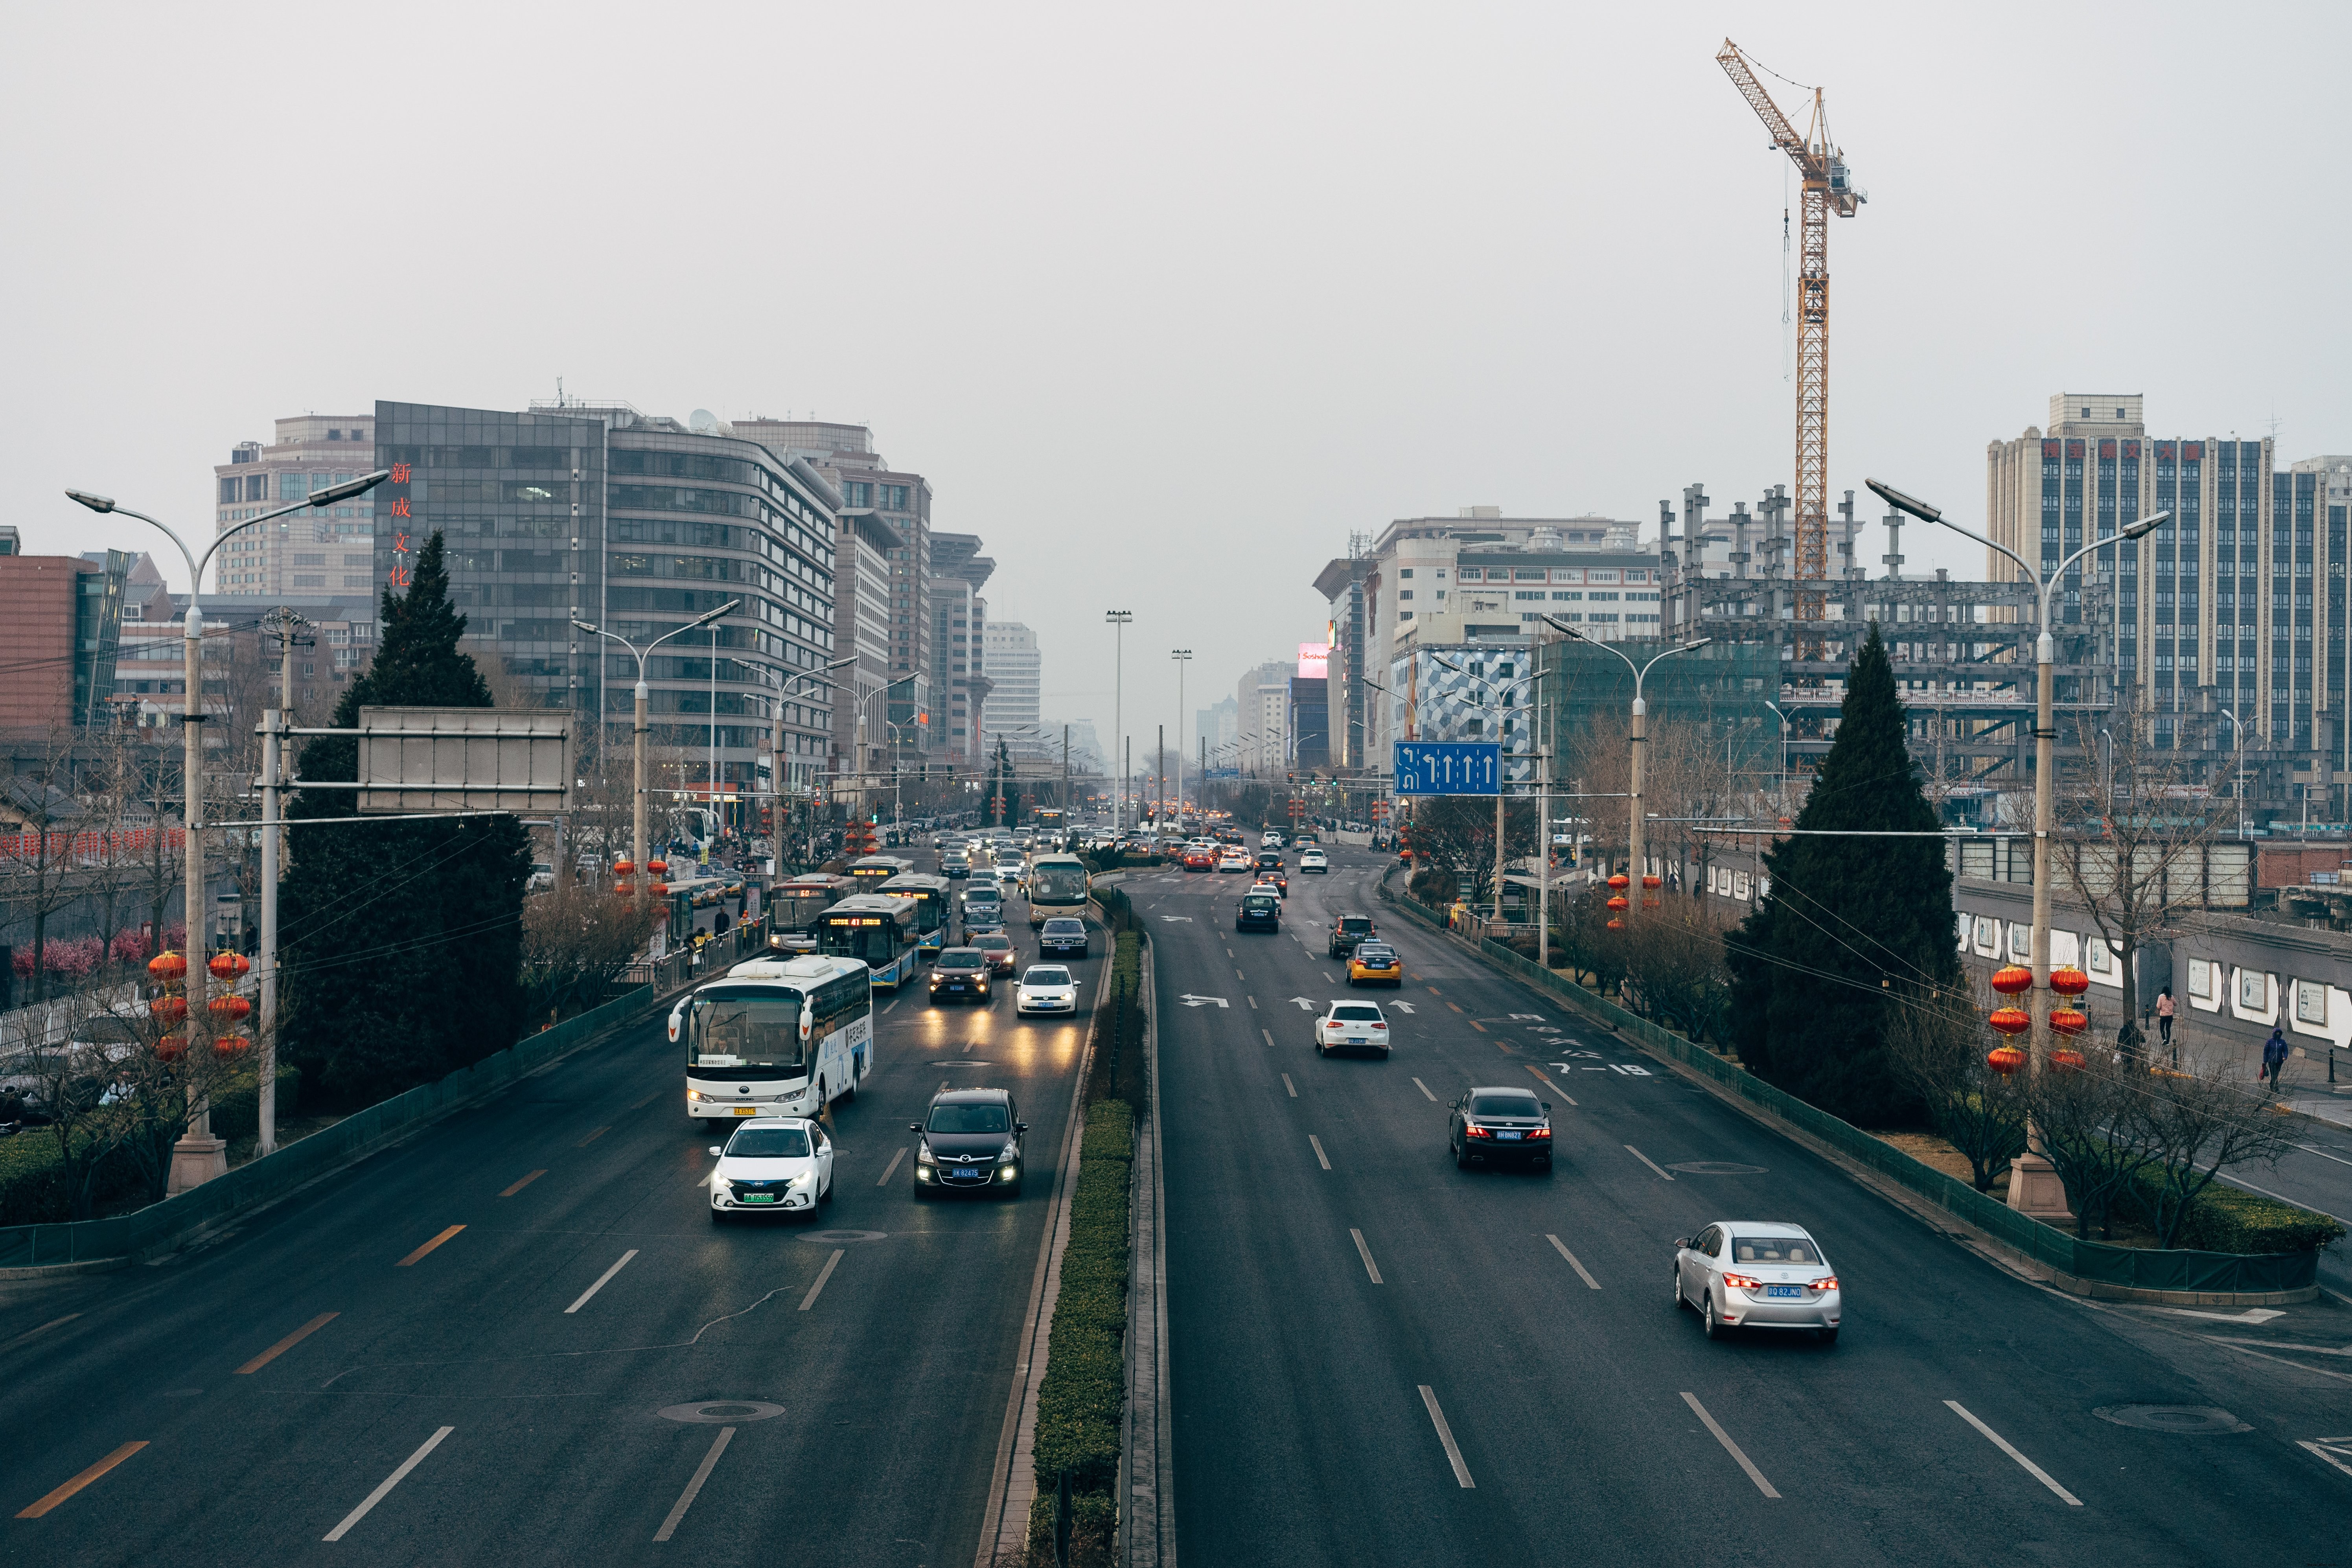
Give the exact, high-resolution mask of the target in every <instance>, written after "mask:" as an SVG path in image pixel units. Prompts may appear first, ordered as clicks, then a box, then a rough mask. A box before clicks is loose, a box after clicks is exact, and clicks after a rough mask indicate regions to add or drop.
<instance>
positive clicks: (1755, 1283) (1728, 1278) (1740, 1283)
mask: <svg viewBox="0 0 2352 1568" xmlns="http://www.w3.org/2000/svg"><path fill="white" fill-rule="evenodd" d="M1723 1282H1724V1283H1725V1284H1726V1285H1729V1286H1732V1287H1734V1288H1735V1289H1741V1290H1761V1289H1763V1288H1764V1281H1762V1280H1761V1279H1749V1278H1748V1276H1747V1275H1745V1274H1727V1275H1725V1276H1724V1277H1723Z"/></svg>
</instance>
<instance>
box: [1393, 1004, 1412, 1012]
mask: <svg viewBox="0 0 2352 1568" xmlns="http://www.w3.org/2000/svg"><path fill="white" fill-rule="evenodd" d="M1389 1005H1390V1006H1391V1007H1393V1008H1395V1009H1396V1010H1397V1011H1398V1012H1400V1013H1406V1014H1410V1013H1411V1012H1412V1003H1410V1002H1391V1003H1390V1004H1389Z"/></svg>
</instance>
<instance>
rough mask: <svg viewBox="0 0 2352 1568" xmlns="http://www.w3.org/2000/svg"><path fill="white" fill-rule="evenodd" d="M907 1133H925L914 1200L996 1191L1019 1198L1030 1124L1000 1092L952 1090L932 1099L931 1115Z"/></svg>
mask: <svg viewBox="0 0 2352 1568" xmlns="http://www.w3.org/2000/svg"><path fill="white" fill-rule="evenodd" d="M907 1130H908V1131H910V1132H919V1133H921V1134H922V1142H920V1143H919V1144H918V1145H917V1146H916V1149H915V1195H916V1196H917V1197H922V1196H924V1195H925V1194H930V1193H935V1192H957V1191H961V1192H972V1193H982V1192H994V1193H996V1194H998V1195H999V1196H1001V1197H1008V1198H1017V1197H1019V1196H1020V1195H1021V1164H1022V1157H1023V1152H1024V1143H1025V1142H1027V1140H1026V1138H1025V1137H1024V1134H1026V1133H1027V1132H1028V1131H1029V1124H1028V1123H1027V1122H1025V1121H1022V1120H1021V1113H1020V1110H1018V1108H1016V1107H1015V1106H1014V1105H1013V1096H1012V1095H1011V1094H1009V1093H1008V1092H1006V1091H1005V1090H1003V1089H948V1090H945V1091H942V1092H941V1093H939V1094H935V1095H933V1096H931V1106H930V1111H929V1114H928V1115H926V1116H925V1117H924V1118H923V1120H922V1121H909V1122H908V1123H907Z"/></svg>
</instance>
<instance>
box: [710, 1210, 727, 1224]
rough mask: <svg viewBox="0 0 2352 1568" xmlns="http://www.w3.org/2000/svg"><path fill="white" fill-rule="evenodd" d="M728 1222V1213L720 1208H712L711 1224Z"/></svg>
mask: <svg viewBox="0 0 2352 1568" xmlns="http://www.w3.org/2000/svg"><path fill="white" fill-rule="evenodd" d="M726 1222H727V1215H725V1214H724V1213H723V1212H721V1211H720V1210H718V1209H712V1210H711V1211H710V1223H711V1224H713V1225H724V1224H725V1223H726Z"/></svg>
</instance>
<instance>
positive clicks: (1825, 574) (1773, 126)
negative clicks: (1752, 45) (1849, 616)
mask: <svg viewBox="0 0 2352 1568" xmlns="http://www.w3.org/2000/svg"><path fill="white" fill-rule="evenodd" d="M1715 63H1716V64H1717V65H1719V66H1721V67H1722V68H1723V72H1724V74H1725V75H1726V76H1727V77H1729V78H1730V79H1731V82H1732V85H1733V86H1734V87H1737V88H1738V89H1739V95H1740V96H1741V97H1742V98H1745V99H1746V100H1748V107H1749V108H1750V109H1753V110H1755V111H1756V117H1757V118H1758V119H1759V120H1761V121H1764V129H1765V130H1767V131H1769V132H1771V134H1772V145H1773V146H1775V147H1778V148H1779V149H1780V151H1781V152H1783V153H1787V154H1788V155H1789V161H1790V163H1794V164H1796V166H1797V173H1798V175H1799V176H1800V177H1801V179H1802V181H1803V182H1804V248H1803V260H1802V263H1801V268H1800V269H1799V272H1798V281H1797V494H1796V502H1797V560H1796V580H1797V604H1796V611H1797V620H1798V622H1799V626H1798V627H1797V647H1796V656H1797V658H1801V659H1815V658H1821V657H1822V638H1821V630H1820V627H1819V626H1818V624H1816V625H1815V626H1812V627H1811V628H1808V627H1806V626H1804V625H1803V623H1804V622H1807V621H1811V622H1815V623H1819V622H1821V621H1822V620H1823V619H1825V618H1827V615H1828V604H1827V598H1826V595H1825V594H1824V592H1823V586H1824V584H1827V583H1828V581H1829V575H1830V514H1829V498H1830V214H1831V213H1832V212H1835V213H1836V214H1837V215H1838V216H1840V217H1852V216H1853V213H1854V208H1856V207H1857V206H1859V205H1862V204H1863V203H1864V202H1865V201H1868V200H1869V199H1870V198H1869V196H1868V195H1865V194H1864V192H1863V191H1862V190H1861V188H1860V187H1858V186H1856V185H1855V184H1854V183H1853V176H1852V175H1851V174H1849V173H1848V172H1847V169H1846V165H1845V155H1844V153H1843V152H1842V151H1841V150H1840V149H1839V147H1838V145H1837V143H1836V142H1833V141H1832V140H1831V139H1830V119H1829V109H1828V107H1827V106H1826V105H1825V104H1824V103H1823V101H1822V89H1820V88H1814V89H1811V91H1812V95H1813V118H1812V123H1811V125H1810V126H1809V127H1807V129H1806V132H1805V133H1804V134H1803V135H1801V136H1800V135H1799V134H1798V133H1797V129H1796V127H1795V126H1793V125H1791V124H1790V123H1789V120H1788V117H1787V116H1786V115H1784V114H1782V113H1781V112H1780V106H1779V105H1778V104H1776V103H1774V102H1773V101H1772V95H1771V94H1770V93H1769V92H1767V91H1765V90H1764V84H1763V83H1762V82H1760V81H1759V80H1757V79H1756V72H1755V70H1754V69H1753V68H1751V66H1750V63H1749V61H1748V57H1747V56H1746V55H1744V54H1742V53H1740V51H1739V46H1738V45H1737V44H1735V43H1733V42H1732V41H1731V40H1730V39H1729V38H1726V39H1724V40H1723V47H1722V48H1720V49H1718V50H1717V51H1716V56H1715ZM1792 85H1793V84H1792Z"/></svg>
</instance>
